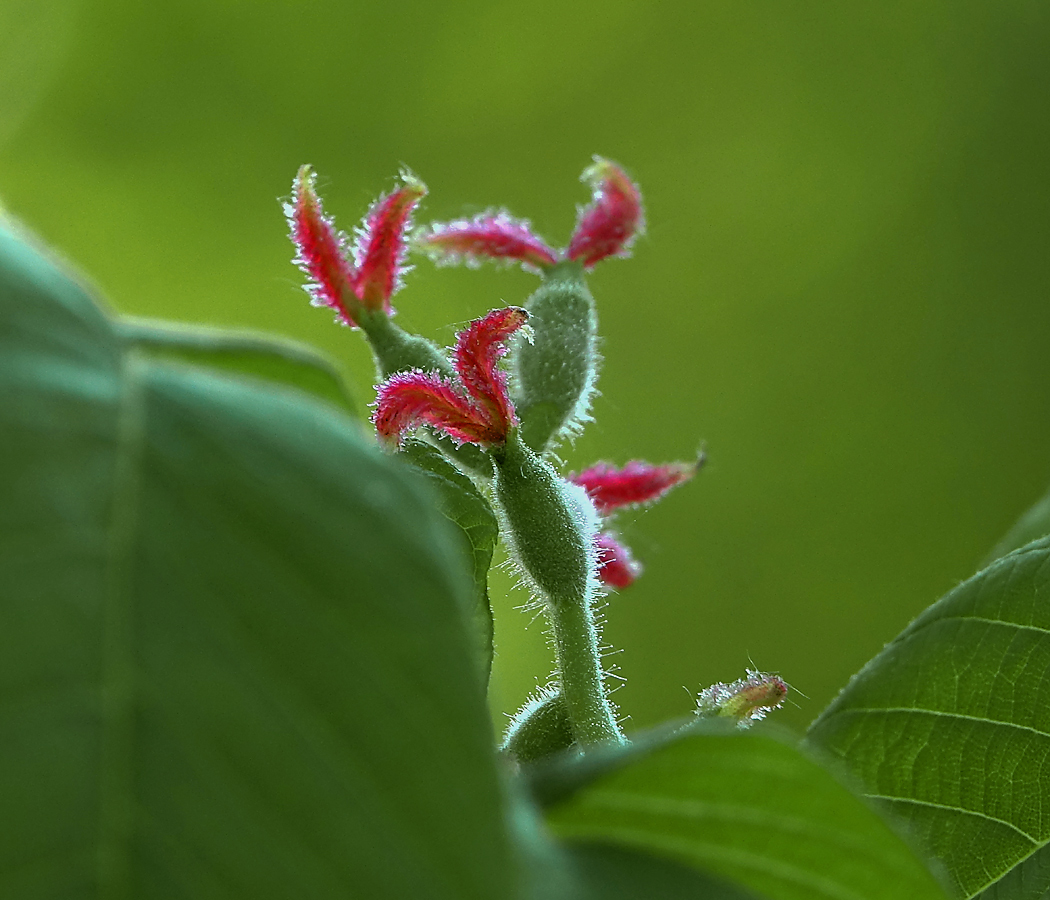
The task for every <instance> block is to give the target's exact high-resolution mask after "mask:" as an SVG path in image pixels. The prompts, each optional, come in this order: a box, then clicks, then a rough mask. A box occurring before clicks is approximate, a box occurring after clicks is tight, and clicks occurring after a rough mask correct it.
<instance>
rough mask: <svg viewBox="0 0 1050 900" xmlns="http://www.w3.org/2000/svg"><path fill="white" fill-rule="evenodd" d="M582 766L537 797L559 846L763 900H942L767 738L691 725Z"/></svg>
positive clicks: (880, 823)
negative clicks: (569, 842) (726, 885)
mask: <svg viewBox="0 0 1050 900" xmlns="http://www.w3.org/2000/svg"><path fill="white" fill-rule="evenodd" d="M579 766H580V769H581V770H582V777H580V778H578V779H576V780H575V783H574V779H573V777H572V773H571V769H570V771H568V772H564V771H563V772H562V773H561V775H560V777H558V778H550V777H546V778H544V779H543V783H542V784H541V787H540V791H539V793H540V796H541V798H542V799H545V801H546V802H548V803H553V804H554V805H553V807H552V808H551V809H550V810H549V812H548V819H549V822H550V824H551V827H552V829H553V831H554V833H555V834H557V835H560V836H562V837H564V838H573V839H587V840H599V841H607V842H611V843H616V844H618V845H622V846H624V847H627V848H630V849H634V850H637V851H643V852H649V853H652V854H653V855H656V856H661V857H666V858H668V859H673V860H677V861H678V862H680V863H683V864H687V865H690V866H693V867H695V868H696V869H698V870H700V871H703V872H708V873H712V874H714V875H716V876H719V877H721V878H725V879H728V880H731V881H733V882H738V883H739V884H741V885H744V886H745V887H746V888H748V889H750V890H753V891H755V892H757V893H759V894H761V895H762V896H763V897H767V898H769V900H822V898H827V900H843V898H851V900H899V898H903V897H907V898H909V900H926V898H928V900H945V896H946V895H945V894H944V892H943V890H942V889H941V887H940V886H939V885H938V883H937V881H936V880H935V879H934V877H933V876H932V875H931V874H930V872H929V871H928V870H927V869H926V867H925V866H924V865H923V863H922V862H921V861H920V860H919V858H918V857H916V856H915V854H914V853H913V852H912V851H911V849H910V848H909V847H908V845H907V844H906V843H905V842H904V841H903V840H902V839H901V838H900V837H898V835H897V834H896V833H895V832H894V831H893V830H892V829H891V828H890V826H889V825H888V824H887V823H886V822H885V821H884V820H883V819H882V818H881V817H880V816H879V815H878V814H877V813H876V812H875V811H873V810H872V809H871V808H869V806H868V805H867V804H866V803H865V802H864V801H863V800H861V799H859V798H858V797H856V796H855V795H854V794H852V793H851V792H850V791H849V790H847V789H846V788H845V787H844V786H843V785H842V784H840V783H839V781H838V780H836V778H834V777H833V776H832V775H831V774H829V772H828V771H827V770H826V769H824V768H823V767H822V766H820V765H818V764H817V763H816V762H814V761H813V760H812V759H810V758H809V757H808V756H807V755H806V754H804V753H802V752H800V751H799V749H798V748H796V747H795V746H793V745H792V744H791V743H789V742H788V741H787V740H786V739H784V738H781V737H779V736H777V735H775V734H774V733H772V732H770V731H768V730H765V731H762V732H743V731H740V730H739V729H735V728H734V729H725V728H719V727H717V726H716V725H715V723H703V724H700V723H697V724H696V725H693V726H690V727H689V728H688V729H687V730H685V731H682V732H680V733H678V734H677V735H673V736H671V737H670V738H669V737H668V736H667V734H666V732H664V733H661V734H658V735H656V736H655V737H654V738H653V739H649V740H643V741H642V742H641V744H640V745H639V746H635V747H632V748H628V750H627V751H626V752H622V753H619V754H617V753H615V752H608V753H606V754H605V758H604V759H602V757H601V756H600V755H599V756H597V763H595V761H594V760H588V759H587V758H586V757H584V759H583V760H582V761H581V763H580V764H579ZM548 776H549V773H548Z"/></svg>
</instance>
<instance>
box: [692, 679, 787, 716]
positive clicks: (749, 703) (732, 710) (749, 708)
mask: <svg viewBox="0 0 1050 900" xmlns="http://www.w3.org/2000/svg"><path fill="white" fill-rule="evenodd" d="M787 692H788V686H787V684H786V682H785V681H784V680H783V679H782V678H781V677H780V676H779V675H771V674H769V673H766V672H759V671H756V670H755V669H748V670H747V677H746V678H741V679H740V680H738V681H734V682H732V683H730V684H722V683H721V682H719V683H718V684H713V685H711V687H709V688H705V689H704V690H702V691H701V692H700V696H699V697H697V698H696V714H697V715H698V716H700V717H701V718H712V717H716V716H721V717H725V718H730V719H736V721H737V722H738V723H739V724H740V727H741V728H746V727H747V726H748V725H750V724H751V723H752V722H757V721H758V720H759V719H763V718H765V716H766V713H768V712H769V711H770V710H772V709H777V708H778V707H779V706H780V705H781V704H782V703H783V702H784V698H785V697H786V696H787Z"/></svg>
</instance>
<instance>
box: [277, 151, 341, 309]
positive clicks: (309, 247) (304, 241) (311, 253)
mask: <svg viewBox="0 0 1050 900" xmlns="http://www.w3.org/2000/svg"><path fill="white" fill-rule="evenodd" d="M315 181H316V175H315V174H314V171H313V169H311V168H310V166H302V167H301V168H300V169H299V172H298V174H297V175H296V176H295V181H294V182H293V183H292V200H291V202H290V203H285V204H284V213H285V216H286V217H287V219H288V229H289V237H290V238H291V240H292V244H293V245H294V246H295V249H296V255H295V258H294V259H293V262H294V263H295V264H296V265H297V266H298V267H299V268H300V269H301V270H302V271H303V273H304V274H305V275H306V276H307V277H308V278H309V281H307V283H306V285H305V289H306V292H307V293H308V294H309V295H310V303H311V304H312V305H314V306H324V307H328V308H329V309H332V310H335V312H336V316H337V321H340V322H342V323H343V324H344V325H350V326H354V325H356V322H355V321H354V316H353V310H354V309H355V308H356V307H357V305H358V303H357V298H356V296H355V294H354V289H353V280H354V270H353V266H352V265H351V263H350V262H349V260H348V259H347V252H346V246H347V240H346V236H345V235H344V234H342V233H341V232H339V231H337V230H336V229H335V226H334V224H333V222H332V220H331V219H330V218H329V217H328V216H326V215H325V214H324V209H323V208H322V206H321V200H320V198H319V197H318V196H317V191H316V189H315V187H314V183H315Z"/></svg>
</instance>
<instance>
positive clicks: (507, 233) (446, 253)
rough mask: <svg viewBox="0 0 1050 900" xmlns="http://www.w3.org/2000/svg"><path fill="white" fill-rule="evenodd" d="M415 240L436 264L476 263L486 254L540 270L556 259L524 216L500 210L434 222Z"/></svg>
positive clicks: (552, 263) (554, 254) (530, 268)
mask: <svg viewBox="0 0 1050 900" xmlns="http://www.w3.org/2000/svg"><path fill="white" fill-rule="evenodd" d="M417 243H418V245H419V246H420V248H421V249H423V250H424V251H425V252H426V253H427V254H428V255H429V256H430V258H431V259H433V260H434V262H436V263H437V264H438V265H456V264H458V263H465V264H466V265H468V266H477V265H480V263H481V261H482V260H483V259H486V258H487V259H494V260H505V261H507V262H519V263H521V265H522V266H523V267H524V268H525V269H528V270H530V271H534V272H542V271H544V270H545V269H548V268H550V267H551V266H553V265H554V264H555V263H556V262H557V261H558V257H557V254H556V253H555V252H554V251H553V250H552V249H551V248H550V247H548V246H547V245H546V243H544V241H543V240H542V239H541V238H539V237H537V236H536V235H535V234H533V233H532V227H531V226H530V225H529V223H528V222H527V221H526V220H525V219H515V218H513V217H511V216H510V215H508V214H507V213H505V212H503V211H500V212H495V213H491V212H489V213H482V214H481V215H479V216H475V217H474V218H473V219H457V220H456V221H454V222H437V223H434V224H433V225H431V226H430V227H429V228H428V229H427V230H426V231H425V232H423V234H421V235H420V236H419V237H418V238H417Z"/></svg>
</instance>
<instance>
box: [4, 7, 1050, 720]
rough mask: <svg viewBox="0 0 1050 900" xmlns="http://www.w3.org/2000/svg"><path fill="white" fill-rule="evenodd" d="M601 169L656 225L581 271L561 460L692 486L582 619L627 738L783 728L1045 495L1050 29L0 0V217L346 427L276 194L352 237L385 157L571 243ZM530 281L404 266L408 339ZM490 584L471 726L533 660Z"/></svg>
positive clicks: (531, 679)
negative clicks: (270, 353)
mask: <svg viewBox="0 0 1050 900" xmlns="http://www.w3.org/2000/svg"><path fill="white" fill-rule="evenodd" d="M594 153H600V154H602V155H605V156H609V157H611V158H613V159H616V160H618V161H620V162H622V163H623V164H624V165H626V166H627V167H628V169H629V170H630V171H631V172H632V173H633V175H634V176H635V177H636V179H637V180H638V181H639V182H640V184H641V186H642V188H643V190H644V193H645V196H646V200H647V207H648V216H649V222H650V227H649V232H648V235H647V237H646V238H644V239H643V240H642V241H640V242H639V244H638V246H637V249H636V253H635V256H634V258H633V259H631V260H626V261H624V260H614V261H610V262H608V263H606V264H603V265H602V266H601V267H600V268H599V269H598V270H597V271H596V272H595V274H594V276H593V279H592V282H591V283H592V288H593V290H594V293H595V295H596V297H597V298H598V302H599V307H600V316H601V325H602V333H603V335H604V352H605V357H606V362H605V366H604V371H603V375H602V380H601V385H600V386H601V390H602V396H601V398H600V399H599V400H598V402H597V405H596V417H597V423H596V424H595V425H593V426H591V428H590V429H589V430H588V431H587V432H586V434H585V435H584V437H582V438H581V439H580V440H579V441H578V442H577V443H576V445H575V446H574V447H573V448H571V449H569V450H567V451H566V453H565V457H566V462H567V464H568V466H569V467H570V468H579V467H581V466H583V465H586V464H587V463H589V462H591V461H593V460H595V459H598V458H603V459H608V460H612V461H615V462H624V461H626V460H627V459H629V458H632V457H642V458H647V459H651V460H655V461H660V460H667V459H674V458H688V457H690V456H691V455H692V454H693V453H694V452H695V451H696V449H697V447H698V445H699V443H700V442H701V441H702V440H703V441H705V442H706V445H707V450H708V453H709V458H710V462H709V464H708V466H707V467H706V468H705V470H704V471H703V472H702V473H701V475H700V476H699V477H698V478H697V479H696V481H695V482H694V483H693V484H691V485H690V486H688V487H687V488H684V489H682V490H680V491H678V492H677V493H676V494H674V495H672V496H671V497H669V498H667V499H666V500H665V501H664V502H662V503H661V504H660V505H658V506H656V507H654V508H652V509H651V510H649V511H645V512H639V513H634V514H630V515H628V516H625V517H622V518H621V521H620V525H621V526H622V528H621V530H622V533H623V535H624V537H625V539H626V540H627V542H628V543H630V544H631V545H632V546H633V547H634V549H635V551H636V553H637V554H638V556H639V557H640V558H641V559H642V560H643V561H644V562H645V564H646V565H647V572H646V574H645V576H644V577H643V578H642V579H641V580H640V581H639V582H638V583H637V584H636V585H635V586H634V587H632V588H631V589H630V590H629V591H626V592H624V593H623V594H621V595H619V596H614V597H612V598H611V602H610V604H609V606H608V608H607V610H606V618H607V624H606V632H605V633H606V637H607V639H608V641H609V643H610V644H612V645H614V646H616V647H618V648H622V652H621V653H619V654H618V655H617V656H616V657H615V658H612V659H610V660H609V662H610V664H615V665H616V666H618V671H619V674H620V675H622V676H623V677H624V678H625V679H626V681H625V682H624V686H623V687H622V689H620V690H619V691H618V692H617V694H616V700H617V701H618V703H619V705H620V708H621V710H622V712H623V713H624V714H625V715H627V716H629V717H630V725H631V727H642V726H646V725H649V724H653V723H655V722H657V721H659V720H661V719H663V718H666V717H669V716H678V715H683V714H685V713H686V712H687V711H688V710H689V709H690V707H691V702H692V701H691V700H690V697H689V696H688V695H687V693H686V691H684V690H683V687H684V688H686V689H687V690H689V691H695V690H696V689H697V688H699V687H701V686H702V685H705V684H708V683H710V682H712V681H716V680H730V679H733V678H736V677H739V676H741V675H742V674H743V671H744V668H745V667H746V666H747V665H749V664H750V663H749V660H750V661H753V663H754V665H756V666H758V667H760V668H762V669H765V670H776V671H779V672H780V673H781V674H782V675H783V677H785V678H786V679H787V680H788V681H790V682H791V683H792V684H793V685H794V686H795V687H797V688H798V689H799V691H801V692H804V694H806V695H808V699H807V698H806V697H802V696H799V695H796V697H795V699H796V700H797V703H798V706H797V707H794V708H791V709H789V710H787V711H786V712H785V713H784V714H783V715H782V721H787V722H789V723H790V724H791V725H792V726H794V727H795V728H798V729H801V728H803V727H804V726H805V724H806V723H807V722H808V721H809V720H810V719H812V718H813V716H814V715H816V713H817V712H818V711H819V710H820V709H821V708H822V707H823V705H824V704H825V703H826V702H827V701H828V700H829V699H830V698H831V697H832V696H833V694H834V692H835V691H836V690H837V689H838V688H839V687H841V686H842V685H843V684H844V683H845V681H846V680H847V678H848V677H849V676H850V674H851V673H853V672H854V671H855V670H856V669H858V668H859V667H860V666H861V665H862V664H863V663H864V662H865V661H866V660H867V659H868V658H869V657H870V656H872V655H873V654H874V653H875V652H877V651H878V650H879V649H880V648H881V647H882V645H883V644H884V643H885V642H886V641H888V640H890V639H891V638H892V637H893V636H894V635H895V634H896V633H897V632H898V631H900V629H901V628H903V627H904V626H905V625H906V624H907V622H908V621H909V620H910V619H911V618H912V617H913V616H914V615H916V614H917V613H918V612H919V611H920V610H921V609H923V608H924V607H925V606H926V605H927V604H929V603H930V602H932V601H933V600H934V599H936V598H937V597H938V596H939V595H941V594H942V593H943V592H944V591H946V590H948V589H949V588H951V587H952V586H953V585H954V584H956V583H958V582H959V581H961V580H962V579H964V578H966V577H968V576H969V575H971V574H972V573H973V572H974V571H975V569H976V568H977V566H978V564H979V562H980V561H981V559H982V557H983V556H984V555H985V553H986V552H987V550H988V549H989V548H990V547H991V546H992V545H993V544H994V542H995V541H996V540H997V539H998V538H999V537H1000V536H1001V535H1002V533H1003V532H1004V531H1005V530H1006V529H1007V528H1008V527H1009V525H1010V524H1011V523H1012V522H1013V520H1014V519H1015V518H1016V517H1017V516H1018V515H1019V514H1020V513H1021V512H1022V511H1023V510H1024V509H1025V508H1026V507H1027V506H1028V505H1030V504H1031V503H1032V502H1034V501H1035V500H1036V498H1037V497H1038V496H1039V495H1041V494H1042V493H1043V491H1044V490H1045V488H1046V486H1047V484H1048V483H1050V365H1048V346H1050V341H1048V339H1050V252H1048V251H1050V186H1048V176H1050V7H1048V6H1047V4H1046V3H1044V2H1041V0H998V2H996V3H988V2H986V0H952V2H947V0H878V2H874V0H854V2H850V3H839V4H834V3H826V2H816V0H793V2H792V0H753V2H743V3H742V2H740V0H719V2H703V0H701V2H696V0H692V2H686V0H663V2H659V3H657V2H623V0H605V2H593V0H578V2H575V3H565V2H550V0H537V2H532V3H528V4H523V3H514V4H511V3H506V2H500V3H491V2H480V0H459V2H456V3H452V4H449V3H434V2H424V0H403V2H399V3H364V2H360V0H340V2H303V0H294V2H293V0H251V2H249V0H178V2H173V0H154V2H152V3H149V4H144V3H141V2H138V0H135V2H131V0H81V2H74V0H0V197H2V200H3V203H4V205H5V206H6V207H7V208H8V210H9V211H10V212H11V213H13V214H14V215H16V216H19V217H21V218H22V219H24V220H25V221H26V222H27V223H28V224H29V225H30V226H31V227H32V228H34V229H36V230H37V231H38V232H39V233H41V234H42V235H43V236H44V237H45V238H46V239H47V240H48V241H50V242H52V243H53V244H54V245H55V246H56V247H57V248H59V250H60V251H61V252H62V253H63V254H65V255H66V256H67V257H68V258H69V259H71V260H73V261H74V262H75V263H76V264H77V265H78V266H80V267H81V268H82V269H83V270H84V271H86V272H87V273H89V274H90V275H91V277H92V278H93V279H94V280H95V281H96V282H97V283H98V285H99V286H100V287H101V289H102V290H103V291H104V292H105V294H106V295H107V296H108V298H109V299H110V302H111V303H112V304H113V305H114V306H115V307H116V308H117V309H119V310H122V311H125V312H128V313H134V314H138V315H148V316H160V317H165V318H169V319H176V320H182V321H188V322H207V323H211V324H219V325H235V326H251V327H253V328H261V329H266V330H271V331H275V332H280V333H282V334H285V335H290V336H293V337H295V338H298V339H301V340H303V341H307V342H309V343H311V344H314V345H316V346H318V347H320V348H322V349H323V350H325V351H326V352H327V353H328V354H330V355H331V356H332V357H333V358H334V359H336V360H337V361H338V362H339V363H340V365H342V366H344V367H345V370H346V372H347V374H348V377H349V378H350V379H351V380H352V382H353V383H354V384H355V385H356V387H357V392H358V396H359V397H360V398H361V399H362V400H363V401H366V402H367V401H368V400H370V399H371V388H370V362H369V357H368V354H367V352H366V350H365V347H364V345H363V342H362V341H361V340H360V336H359V335H357V334H354V333H352V332H350V331H348V330H347V329H341V328H338V327H335V326H334V325H333V324H332V322H331V320H330V316H329V315H328V314H327V313H325V312H322V311H318V310H313V309H310V308H309V307H308V306H307V302H306V297H305V295H304V294H303V293H302V292H301V290H300V289H299V287H298V285H299V283H300V279H299V277H298V275H297V273H296V271H295V270H294V269H293V268H292V266H291V264H290V262H289V259H290V256H291V249H290V246H289V244H288V242H287V239H286V236H285V226H284V223H283V220H282V216H281V212H280V207H279V205H278V198H279V197H280V196H282V195H284V194H286V193H287V192H288V189H289V186H290V183H291V179H292V176H293V175H294V173H295V171H296V169H297V167H298V166H299V165H300V164H301V163H304V162H309V163H312V164H313V165H314V166H315V167H316V168H317V170H318V171H319V173H320V175H321V182H320V183H321V186H322V189H323V193H324V196H325V198H326V202H327V205H328V208H329V210H330V211H332V212H334V213H335V214H336V215H337V217H338V219H339V222H340V224H341V225H342V226H343V227H344V228H346V229H348V230H349V229H350V228H352V227H353V225H355V224H356V222H357V220H358V219H359V217H360V216H361V214H362V213H363V212H364V210H365V208H366V206H367V204H368V202H369V201H370V199H371V198H373V197H374V196H375V195H376V194H377V193H378V192H380V191H381V190H384V189H387V188H389V187H390V186H391V184H392V176H393V175H394V174H395V173H396V172H397V170H398V168H399V167H400V166H401V165H408V166H410V167H411V168H412V169H413V170H414V171H415V172H416V173H418V174H419V175H420V176H421V177H422V178H424V180H425V181H427V183H428V184H429V186H430V189H431V195H430V197H429V198H428V200H427V205H426V208H425V211H424V213H423V217H424V218H447V217H452V216H457V215H462V214H466V213H472V212H476V211H478V210H480V209H482V208H485V207H487V206H491V205H497V204H500V205H506V206H507V207H508V208H509V209H510V210H511V211H513V212H514V213H516V214H518V215H523V216H527V217H530V218H531V219H532V220H533V222H534V223H535V225H536V226H537V228H538V229H539V230H540V231H541V232H542V233H543V234H545V235H546V236H548V237H549V239H550V240H552V241H554V242H556V243H561V242H564V241H565V240H566V239H567V237H568V234H569V232H570V230H571V227H572V223H573V219H574V205H575V204H577V203H581V202H584V201H585V200H586V199H587V194H586V191H585V189H584V187H583V186H582V185H580V184H579V183H578V182H577V178H578V175H579V173H580V171H581V170H582V169H583V168H584V166H585V165H586V164H587V163H588V161H589V159H590V157H591V155H592V154H594ZM533 287H534V280H533V279H532V278H531V277H530V276H528V275H527V274H525V273H522V272H517V271H496V270H483V271H466V270H452V269H441V270H435V269H434V268H433V267H431V266H430V265H429V263H426V262H425V261H423V262H420V264H419V266H418V267H417V269H416V270H415V271H414V272H413V273H412V274H411V275H410V276H409V279H408V285H407V287H406V288H405V289H404V290H403V291H402V292H401V293H400V294H399V295H398V296H397V298H396V305H397V306H398V308H399V310H400V319H399V321H401V323H402V324H403V325H405V326H406V327H408V328H410V329H415V330H418V331H420V332H422V333H424V334H426V335H428V336H431V337H433V338H436V339H438V340H440V341H442V342H446V343H447V342H450V341H451V340H452V338H453V335H454V331H455V328H456V326H457V325H460V324H462V323H463V322H465V321H466V320H468V319H469V318H471V317H474V316H477V315H479V314H481V313H482V312H484V311H486V310H487V309H489V308H490V307H493V306H496V305H499V304H502V303H518V302H522V301H523V300H524V298H525V297H526V295H527V294H528V292H529V291H531V290H532V288H533ZM450 323H451V324H450ZM0 402H2V398H0ZM511 581H512V580H511V579H510V578H509V577H508V576H506V574H500V575H499V576H498V577H497V578H496V579H495V580H494V584H493V595H494V600H495V605H496V612H497V654H498V655H497V661H496V670H495V676H494V681H493V691H492V705H493V710H494V714H495V717H496V719H497V721H499V720H500V719H501V717H502V716H503V714H504V713H507V712H511V711H513V710H514V709H515V708H516V706H517V705H518V704H520V703H521V702H522V701H523V700H524V699H525V697H526V695H527V694H528V693H529V691H530V690H531V689H532V688H533V687H534V686H535V685H536V684H537V683H538V682H540V681H543V680H544V678H545V676H546V674H547V672H548V671H549V668H550V654H549V650H548V648H547V646H546V643H545V640H544V636H543V630H542V623H541V622H540V621H533V620H532V616H531V614H527V613H523V612H521V611H519V610H518V609H517V607H520V606H521V605H523V604H524V603H525V602H526V601H527V599H528V598H527V597H526V596H525V595H524V594H523V593H521V592H520V591H514V590H512V589H511ZM435 677H440V673H435Z"/></svg>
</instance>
